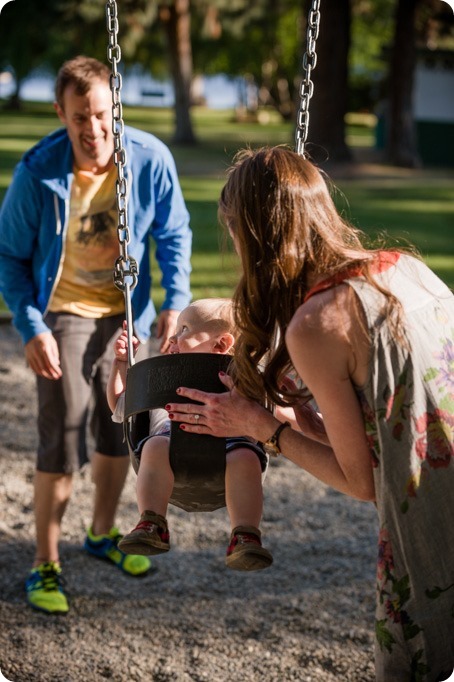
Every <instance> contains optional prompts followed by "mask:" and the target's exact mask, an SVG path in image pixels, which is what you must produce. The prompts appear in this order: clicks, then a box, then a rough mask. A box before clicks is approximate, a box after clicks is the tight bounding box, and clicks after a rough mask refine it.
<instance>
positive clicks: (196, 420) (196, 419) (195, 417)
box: [194, 414, 200, 424]
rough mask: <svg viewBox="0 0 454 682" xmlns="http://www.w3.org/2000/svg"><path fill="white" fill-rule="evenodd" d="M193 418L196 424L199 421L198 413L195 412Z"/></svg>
mask: <svg viewBox="0 0 454 682" xmlns="http://www.w3.org/2000/svg"><path fill="white" fill-rule="evenodd" d="M194 419H195V423H196V424H198V423H199V419H200V414H195V415H194Z"/></svg>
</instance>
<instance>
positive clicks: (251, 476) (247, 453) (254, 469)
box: [225, 448, 263, 528]
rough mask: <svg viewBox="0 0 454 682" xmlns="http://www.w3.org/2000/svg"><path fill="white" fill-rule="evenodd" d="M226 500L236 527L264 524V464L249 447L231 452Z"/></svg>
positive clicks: (226, 468)
mask: <svg viewBox="0 0 454 682" xmlns="http://www.w3.org/2000/svg"><path fill="white" fill-rule="evenodd" d="M225 501H226V505H227V511H228V513H229V517H230V523H231V526H232V528H235V527H236V526H255V527H256V528H258V527H259V525H260V520H261V518H262V512H263V489H262V468H261V465H260V460H259V458H258V457H257V455H256V454H255V452H253V450H250V449H249V448H238V449H235V450H231V451H230V452H228V453H227V460H226V467H225Z"/></svg>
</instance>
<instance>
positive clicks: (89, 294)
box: [49, 167, 124, 318]
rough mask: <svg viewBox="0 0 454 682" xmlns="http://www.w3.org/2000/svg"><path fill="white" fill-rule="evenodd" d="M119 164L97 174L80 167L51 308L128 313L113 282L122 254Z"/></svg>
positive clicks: (84, 312) (83, 314)
mask: <svg viewBox="0 0 454 682" xmlns="http://www.w3.org/2000/svg"><path fill="white" fill-rule="evenodd" d="M116 176H117V175H116V168H115V167H113V168H112V170H110V171H108V172H106V173H102V174H100V175H94V174H93V173H91V172H89V171H82V170H78V169H74V181H73V185H72V188H71V197H70V204H69V223H68V232H67V235H66V244H65V253H64V259H63V267H62V271H61V275H60V279H59V281H58V284H57V287H56V289H55V291H54V295H53V297H52V301H51V304H50V306H49V309H50V310H51V311H52V312H67V313H74V314H75V315H80V316H81V317H91V318H98V317H107V316H109V315H116V314H117V313H121V312H123V311H124V297H123V294H122V292H121V291H119V290H118V289H117V288H116V286H115V285H114V283H113V271H114V265H115V260H116V259H117V257H118V255H119V244H118V237H117V223H118V218H117V210H116V200H115V181H116Z"/></svg>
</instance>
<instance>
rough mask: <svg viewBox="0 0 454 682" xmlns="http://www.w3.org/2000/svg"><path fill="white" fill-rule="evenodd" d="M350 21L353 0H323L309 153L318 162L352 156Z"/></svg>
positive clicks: (311, 108)
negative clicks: (348, 134) (347, 118)
mask: <svg viewBox="0 0 454 682" xmlns="http://www.w3.org/2000/svg"><path fill="white" fill-rule="evenodd" d="M306 5H307V6H309V7H310V5H311V3H310V2H307V3H306ZM307 16H309V14H308V15H307ZM350 22H351V15H350V0H323V2H321V3H320V33H319V37H318V39H317V43H316V52H317V64H316V66H315V68H314V69H313V70H312V74H311V78H312V81H313V83H314V94H313V97H312V98H311V100H310V104H309V110H310V119H309V129H308V138H307V141H308V144H307V147H306V150H307V152H308V154H309V155H310V156H311V158H312V159H313V160H314V161H316V162H318V163H323V162H324V161H327V160H329V161H349V160H350V159H351V152H350V149H349V148H348V147H347V144H346V142H345V122H344V117H345V114H346V113H347V94H348V52H349V48H350ZM305 43H306V40H305V41H304V44H305ZM305 49H306V48H305ZM303 77H304V74H303Z"/></svg>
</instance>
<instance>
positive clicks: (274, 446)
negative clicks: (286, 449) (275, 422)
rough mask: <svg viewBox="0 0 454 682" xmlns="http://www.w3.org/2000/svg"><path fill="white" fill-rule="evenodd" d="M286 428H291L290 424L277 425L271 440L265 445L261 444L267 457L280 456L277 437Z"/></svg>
mask: <svg viewBox="0 0 454 682" xmlns="http://www.w3.org/2000/svg"><path fill="white" fill-rule="evenodd" d="M287 426H289V427H290V428H291V426H290V422H283V423H282V424H279V426H278V427H277V429H276V431H275V432H274V433H273V435H272V436H271V438H268V440H267V441H266V442H265V443H263V447H264V449H265V452H266V453H267V455H271V456H272V457H279V455H281V454H282V452H281V449H280V447H279V436H280V435H281V433H282V431H283V430H284V429H285V428H286V427H287Z"/></svg>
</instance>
